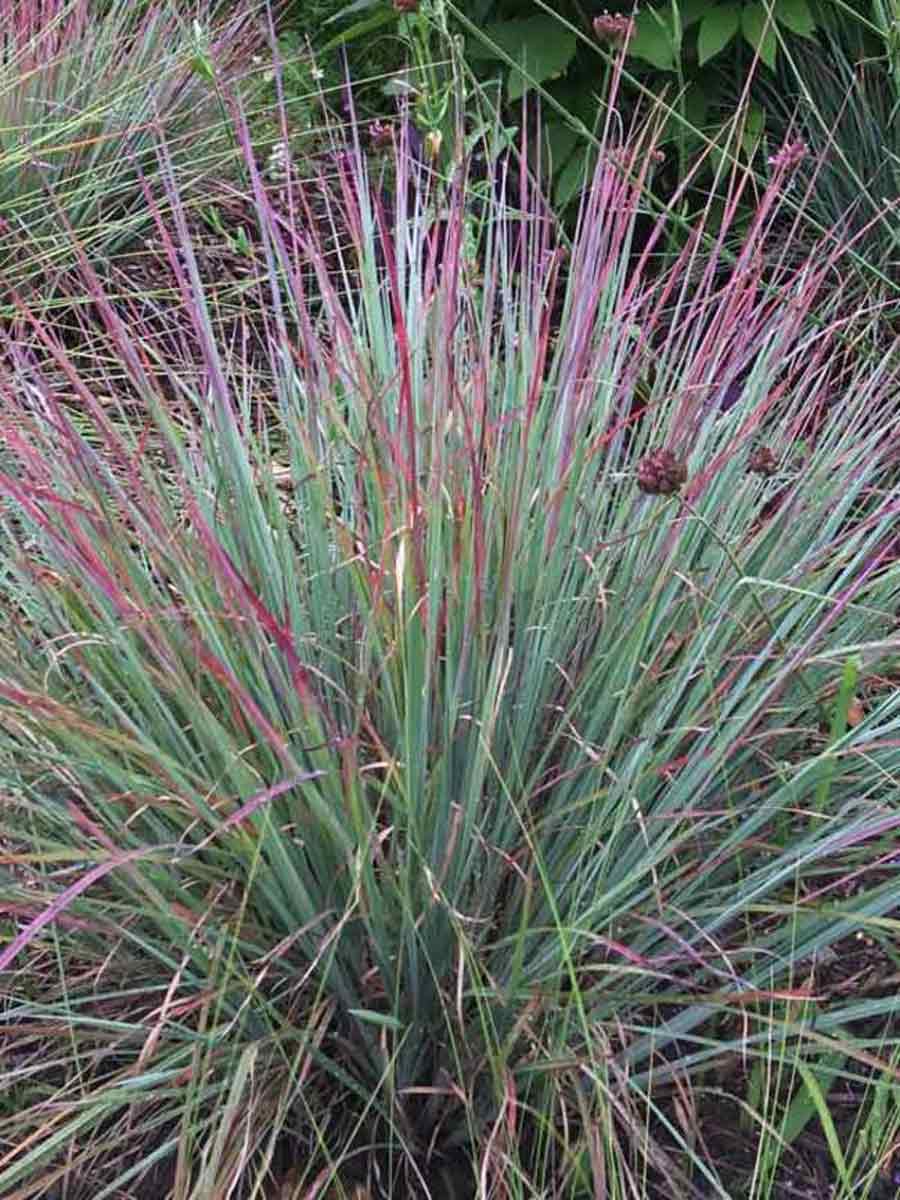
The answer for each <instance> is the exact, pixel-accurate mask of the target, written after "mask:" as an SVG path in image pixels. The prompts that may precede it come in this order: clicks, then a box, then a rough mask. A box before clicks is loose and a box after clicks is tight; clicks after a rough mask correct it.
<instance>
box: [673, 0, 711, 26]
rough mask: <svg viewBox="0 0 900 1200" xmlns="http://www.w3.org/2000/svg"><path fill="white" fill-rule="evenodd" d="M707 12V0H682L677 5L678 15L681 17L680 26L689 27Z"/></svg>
mask: <svg viewBox="0 0 900 1200" xmlns="http://www.w3.org/2000/svg"><path fill="white" fill-rule="evenodd" d="M708 12H709V0H684V3H683V4H679V5H678V15H679V17H680V18H681V28H682V29H690V27H691V26H692V25H696V24H697V22H698V21H699V20H700V18H701V17H705V16H706V14H707V13H708Z"/></svg>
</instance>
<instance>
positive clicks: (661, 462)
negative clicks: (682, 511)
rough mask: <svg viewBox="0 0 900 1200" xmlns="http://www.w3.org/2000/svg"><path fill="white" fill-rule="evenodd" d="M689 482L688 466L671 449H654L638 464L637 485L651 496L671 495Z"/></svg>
mask: <svg viewBox="0 0 900 1200" xmlns="http://www.w3.org/2000/svg"><path fill="white" fill-rule="evenodd" d="M686 482H687V466H686V465H685V464H684V462H682V460H681V459H680V458H676V456H675V455H674V454H673V453H672V451H671V450H654V451H652V452H651V453H650V454H648V455H646V457H644V458H642V459H641V461H640V462H639V463H638V465H637V485H638V487H639V488H640V489H641V491H642V492H646V493H647V494H648V495H650V496H671V495H674V493H675V492H677V491H678V490H679V489H680V488H681V486H682V484H684V483H686Z"/></svg>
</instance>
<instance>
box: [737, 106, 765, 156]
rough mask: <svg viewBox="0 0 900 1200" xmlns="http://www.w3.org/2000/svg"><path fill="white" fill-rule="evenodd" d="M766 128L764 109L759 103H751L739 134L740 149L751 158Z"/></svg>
mask: <svg viewBox="0 0 900 1200" xmlns="http://www.w3.org/2000/svg"><path fill="white" fill-rule="evenodd" d="M765 128H766V110H765V109H764V108H763V107H762V105H760V104H754V103H751V104H750V106H749V108H748V110H747V117H746V120H745V121H744V131H743V133H742V134H741V149H742V150H743V151H744V154H745V155H746V156H747V158H748V159H751V158H752V157H753V155H754V154H755V152H756V148H757V146H758V145H759V140H760V138H761V137H762V135H763V133H764V132H765Z"/></svg>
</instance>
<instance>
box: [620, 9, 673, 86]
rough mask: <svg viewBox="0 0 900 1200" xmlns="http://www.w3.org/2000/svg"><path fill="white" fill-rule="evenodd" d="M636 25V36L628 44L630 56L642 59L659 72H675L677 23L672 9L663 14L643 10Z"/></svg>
mask: <svg viewBox="0 0 900 1200" xmlns="http://www.w3.org/2000/svg"><path fill="white" fill-rule="evenodd" d="M634 25H635V29H634V36H633V37H632V38H631V40H630V41H629V43H628V53H629V55H631V56H633V57H635V58H642V59H643V60H644V61H645V62H648V63H650V65H651V66H653V67H656V69H657V70H658V71H674V69H675V22H674V18H673V15H672V10H671V8H667V9H665V10H663V11H662V12H660V11H658V10H656V9H653V8H644V9H641V11H640V12H639V13H638V15H637V16H636V17H635V21H634Z"/></svg>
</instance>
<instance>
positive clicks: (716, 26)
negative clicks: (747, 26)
mask: <svg viewBox="0 0 900 1200" xmlns="http://www.w3.org/2000/svg"><path fill="white" fill-rule="evenodd" d="M740 27H741V8H740V5H738V4H719V5H717V6H716V7H715V8H711V9H710V10H709V11H708V12H707V14H706V16H705V17H704V18H703V20H702V21H701V22H700V31H699V32H698V34H697V57H698V59H699V62H700V66H701V67H702V66H703V64H704V63H708V62H709V60H710V59H711V58H715V56H716V55H717V54H719V53H720V52H721V51H722V50H724V49H725V47H726V46H727V45H728V43H729V42H730V41H732V40H733V39H734V37H735V36H736V34H737V33H738V31H739V29H740Z"/></svg>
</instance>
